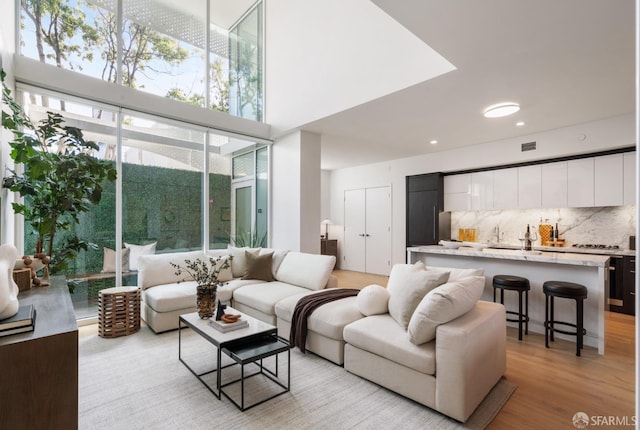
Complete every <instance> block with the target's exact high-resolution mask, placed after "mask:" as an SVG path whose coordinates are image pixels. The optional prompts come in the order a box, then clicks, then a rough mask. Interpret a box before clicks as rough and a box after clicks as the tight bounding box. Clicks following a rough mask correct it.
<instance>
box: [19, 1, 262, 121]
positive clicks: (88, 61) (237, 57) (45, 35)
mask: <svg viewBox="0 0 640 430" xmlns="http://www.w3.org/2000/svg"><path fill="white" fill-rule="evenodd" d="M16 1H17V3H18V4H19V10H20V27H19V28H20V40H19V52H20V53H21V54H22V55H24V56H27V57H30V58H33V59H36V60H38V61H40V62H43V63H48V64H52V65H55V66H56V67H60V68H63V69H68V70H73V71H76V72H79V73H82V74H86V75H88V76H91V77H94V78H98V79H101V80H103V81H108V82H114V83H118V84H121V85H124V86H127V87H130V88H134V89H136V90H138V91H144V92H147V93H151V94H155V95H158V96H161V97H167V98H171V99H174V100H179V101H181V102H184V103H188V104H193V105H196V106H199V107H203V108H207V109H213V110H216V111H220V112H225V113H229V114H230V115H234V116H240V117H243V118H248V119H253V120H256V121H262V119H263V95H262V91H263V60H264V56H263V42H262V40H263V34H262V33H263V24H262V21H263V13H262V10H263V7H262V2H261V1H257V2H256V1H255V0H226V1H214V0H209V1H208V0H189V1H181V2H174V1H170V0H121V1H120V2H119V1H118V0H46V1H45V0H22V1H18V0H16ZM118 4H121V5H122V9H118ZM207 11H208V13H207ZM207 53H208V54H207Z"/></svg>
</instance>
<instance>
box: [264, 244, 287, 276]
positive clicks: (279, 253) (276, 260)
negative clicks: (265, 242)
mask: <svg viewBox="0 0 640 430" xmlns="http://www.w3.org/2000/svg"><path fill="white" fill-rule="evenodd" d="M288 252H289V251H288V250H287V249H273V248H261V249H260V255H264V254H268V253H272V254H273V257H272V260H271V263H272V266H271V272H272V273H273V277H274V278H275V277H276V273H278V269H279V268H280V265H281V264H282V261H283V260H284V257H285V256H286V255H287V253H288Z"/></svg>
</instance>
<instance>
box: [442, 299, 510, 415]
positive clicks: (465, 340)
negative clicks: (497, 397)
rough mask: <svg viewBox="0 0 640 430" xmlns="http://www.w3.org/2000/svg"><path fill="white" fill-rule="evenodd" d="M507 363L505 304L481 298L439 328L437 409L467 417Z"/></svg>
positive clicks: (495, 381) (447, 413)
mask: <svg viewBox="0 0 640 430" xmlns="http://www.w3.org/2000/svg"><path fill="white" fill-rule="evenodd" d="M506 364H507V323H506V313H505V308H504V306H503V305H501V304H499V303H492V302H485V301H479V302H478V303H477V304H476V305H475V307H474V308H473V309H471V310H470V311H469V312H467V313H466V314H465V315H463V316H461V317H460V318H457V319H455V320H453V321H451V322H449V323H447V324H443V325H440V326H439V327H438V328H437V331H436V409H437V410H439V411H441V412H443V413H444V414H446V415H448V416H450V417H453V418H455V419H457V420H459V421H463V422H464V421H466V420H467V418H469V416H470V415H471V414H472V413H473V411H474V410H475V409H476V407H477V406H478V405H479V404H480V402H481V401H482V400H483V399H484V398H485V396H486V395H487V394H488V393H489V391H491V389H492V388H493V386H494V385H495V384H496V383H497V382H498V381H499V380H500V378H501V377H502V375H504V372H505V370H506Z"/></svg>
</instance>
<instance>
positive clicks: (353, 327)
mask: <svg viewBox="0 0 640 430" xmlns="http://www.w3.org/2000/svg"><path fill="white" fill-rule="evenodd" d="M344 340H345V341H346V342H347V343H349V344H351V345H352V346H355V347H356V348H360V349H363V350H365V351H368V352H370V353H372V354H376V355H378V356H380V357H383V358H386V359H388V360H391V361H394V362H396V363H398V364H401V365H403V366H406V367H409V368H411V369H414V370H416V371H418V372H422V373H426V374H428V375H433V374H435V371H436V353H435V342H429V343H424V344H422V345H414V344H413V343H411V342H409V339H407V334H406V332H405V331H404V329H403V328H402V327H400V326H399V325H398V324H397V323H396V322H395V320H394V319H393V318H391V316H390V315H389V314H383V315H373V316H370V317H366V318H362V319H360V320H358V321H354V322H352V323H351V324H349V325H347V326H346V327H345V328H344Z"/></svg>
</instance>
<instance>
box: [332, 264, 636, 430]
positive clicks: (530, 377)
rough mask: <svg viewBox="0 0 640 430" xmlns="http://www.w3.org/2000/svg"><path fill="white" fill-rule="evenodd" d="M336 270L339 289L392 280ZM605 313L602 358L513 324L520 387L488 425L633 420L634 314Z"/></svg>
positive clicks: (510, 350)
mask: <svg viewBox="0 0 640 430" xmlns="http://www.w3.org/2000/svg"><path fill="white" fill-rule="evenodd" d="M333 274H334V275H335V276H336V277H337V278H338V286H339V287H340V288H363V287H365V286H367V285H369V284H374V283H377V284H380V285H383V286H386V284H387V279H388V278H387V277H385V276H379V275H370V274H365V273H358V272H351V271H345V270H335V271H334V272H333ZM605 315H606V322H605V333H606V344H605V351H606V352H605V355H604V356H601V355H598V352H597V350H596V349H595V348H590V347H585V349H584V350H583V351H582V355H581V356H580V357H576V355H575V344H574V343H572V342H567V341H562V340H556V341H555V342H554V343H553V344H551V348H549V349H547V348H545V346H544V336H543V335H540V334H535V333H530V334H529V335H525V336H524V339H523V340H522V341H518V334H517V329H515V328H511V327H509V328H508V329H507V371H506V373H505V377H506V378H507V379H508V380H510V381H512V382H514V383H515V384H517V386H518V388H517V389H516V391H515V392H514V393H513V395H512V396H511V398H510V399H509V401H508V402H507V404H506V405H505V406H504V407H503V408H502V410H501V411H500V413H499V414H498V415H497V416H496V417H495V419H494V420H493V422H492V423H491V425H490V426H489V429H492V430H494V429H575V428H576V427H575V426H574V425H573V422H572V419H573V416H574V414H576V413H577V412H584V413H586V414H587V415H588V416H589V417H590V418H591V420H592V422H590V425H589V428H591V427H595V425H593V423H594V421H593V420H594V419H595V420H612V419H613V420H618V424H617V425H603V421H599V423H600V427H602V428H625V426H624V425H622V424H625V423H628V424H634V421H632V419H633V416H634V414H635V380H636V378H635V342H636V339H635V318H634V317H633V316H629V315H624V314H618V313H614V312H606V313H605ZM598 417H602V418H598ZM610 417H612V418H610ZM607 423H609V424H611V421H607ZM626 428H633V427H632V426H629V427H626Z"/></svg>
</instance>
